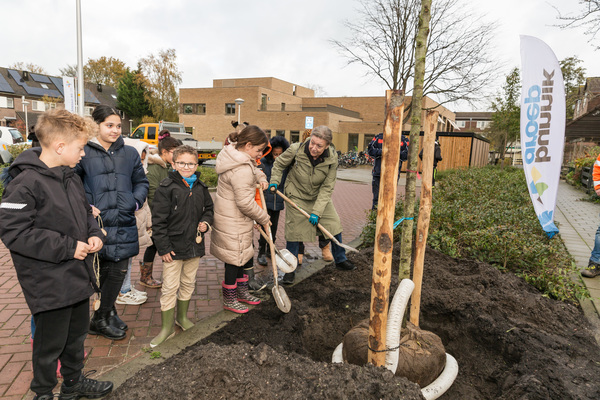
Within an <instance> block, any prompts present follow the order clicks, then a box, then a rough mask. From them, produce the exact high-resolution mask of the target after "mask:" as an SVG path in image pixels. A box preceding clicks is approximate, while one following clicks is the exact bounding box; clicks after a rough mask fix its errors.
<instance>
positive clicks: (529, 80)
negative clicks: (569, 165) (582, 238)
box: [521, 35, 565, 237]
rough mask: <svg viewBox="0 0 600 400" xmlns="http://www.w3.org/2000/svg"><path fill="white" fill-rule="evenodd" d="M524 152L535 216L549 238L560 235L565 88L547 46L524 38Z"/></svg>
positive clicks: (522, 121) (559, 71)
mask: <svg viewBox="0 0 600 400" xmlns="http://www.w3.org/2000/svg"><path fill="white" fill-rule="evenodd" d="M521 64H522V65H521V79H522V83H523V87H522V90H521V152H522V154H523V168H524V170H525V177H526V178H527V186H528V187H529V194H530V195H531V201H532V202H533V208H534V209H535V213H536V215H537V217H538V219H539V220H540V224H542V228H543V229H544V231H545V232H546V234H547V235H548V237H552V236H554V235H555V234H556V233H558V228H557V227H556V225H555V224H554V206H555V205H556V195H557V193H558V182H559V179H560V168H561V165H562V159H563V147H564V143H565V87H564V83H563V76H562V72H561V70H560V65H559V64H558V60H557V59H556V56H555V55H554V52H553V51H552V49H551V48H550V47H548V45H547V44H546V43H544V42H543V41H541V40H540V39H538V38H535V37H533V36H524V35H522V36H521Z"/></svg>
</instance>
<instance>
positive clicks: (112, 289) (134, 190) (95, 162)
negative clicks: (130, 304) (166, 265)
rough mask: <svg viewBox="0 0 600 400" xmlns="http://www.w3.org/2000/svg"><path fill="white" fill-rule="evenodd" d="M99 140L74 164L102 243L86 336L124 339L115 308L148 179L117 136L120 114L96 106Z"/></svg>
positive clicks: (134, 243) (135, 251)
mask: <svg viewBox="0 0 600 400" xmlns="http://www.w3.org/2000/svg"><path fill="white" fill-rule="evenodd" d="M92 118H93V119H94V121H95V122H96V123H97V124H98V125H99V132H98V136H97V137H95V138H94V139H92V140H90V141H89V142H88V144H87V145H86V146H85V156H83V158H82V159H81V161H79V163H78V164H77V165H76V166H75V169H74V171H75V173H77V174H78V175H79V176H80V177H81V178H82V180H83V185H84V188H85V191H86V196H87V199H88V202H89V204H91V205H92V212H93V213H94V216H95V217H98V216H100V221H101V224H100V225H101V227H103V228H104V229H105V230H106V232H107V234H106V242H105V244H104V247H103V248H102V250H101V251H100V253H99V254H100V290H101V292H102V294H101V303H100V307H99V309H98V310H97V311H96V312H94V315H93V317H92V319H91V321H90V330H89V332H90V333H91V334H94V335H101V336H104V337H106V338H107V339H112V340H120V339H124V338H125V336H126V333H125V329H123V328H121V327H124V328H126V326H127V325H126V324H125V323H124V322H123V321H122V320H121V319H120V318H119V316H118V314H117V313H116V309H115V307H114V305H115V300H116V299H117V296H118V295H119V292H120V290H121V286H122V285H123V280H124V279H125V275H127V266H128V264H129V259H130V258H131V257H134V256H135V255H137V254H138V253H139V250H140V246H139V241H138V230H137V225H136V218H135V212H136V210H138V209H139V208H140V207H142V206H143V205H144V202H145V201H146V197H147V195H148V180H147V179H146V173H145V172H144V167H143V166H142V162H141V160H140V156H139V155H138V152H137V151H136V150H135V149H134V148H133V147H131V146H126V145H125V142H124V140H123V137H122V136H121V117H120V115H119V112H118V111H117V110H116V109H114V108H112V107H109V106H106V105H99V106H97V107H96V109H95V110H94V112H93V113H92Z"/></svg>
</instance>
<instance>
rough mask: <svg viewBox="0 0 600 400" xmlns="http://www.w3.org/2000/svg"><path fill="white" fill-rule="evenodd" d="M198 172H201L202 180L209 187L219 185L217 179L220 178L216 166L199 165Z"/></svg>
mask: <svg viewBox="0 0 600 400" xmlns="http://www.w3.org/2000/svg"><path fill="white" fill-rule="evenodd" d="M198 172H200V180H202V182H204V183H206V185H207V186H208V187H216V186H217V180H218V179H219V176H218V175H217V173H216V172H215V169H214V168H208V167H198Z"/></svg>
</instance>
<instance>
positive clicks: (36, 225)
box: [0, 110, 113, 400]
mask: <svg viewBox="0 0 600 400" xmlns="http://www.w3.org/2000/svg"><path fill="white" fill-rule="evenodd" d="M90 122H91V121H90ZM94 130H95V127H94V126H93V125H92V124H90V123H89V122H88V121H86V120H84V119H83V118H82V117H79V116H77V115H75V114H72V113H70V112H68V111H66V110H52V111H49V112H47V113H44V114H42V115H41V116H40V117H39V119H38V123H37V125H36V132H37V134H38V135H39V136H38V137H39V139H40V144H41V149H40V148H38V147H36V148H32V149H29V150H26V151H24V152H23V153H21V154H20V155H19V156H18V157H17V159H16V160H15V161H14V162H13V163H12V165H11V166H10V167H9V170H8V178H9V180H10V182H8V183H7V184H6V185H5V190H4V194H3V197H2V203H0V238H1V239H2V241H3V242H4V244H5V245H6V247H7V248H8V249H9V250H10V254H11V257H12V259H13V264H14V266H15V270H16V271H17V278H18V280H19V283H20V285H21V287H22V289H23V294H24V296H25V300H26V301H27V305H28V306H29V309H30V310H31V313H32V314H33V318H34V321H35V327H36V330H35V335H34V336H33V351H32V370H33V379H32V381H31V386H30V387H31V391H32V392H34V393H35V397H34V399H35V400H51V399H53V398H54V394H53V393H52V390H53V389H54V387H55V386H56V384H57V383H58V381H57V376H56V375H57V373H56V370H57V364H58V362H59V361H60V362H61V367H60V372H61V375H62V376H63V377H64V380H63V383H62V385H61V388H60V398H61V399H78V398H79V397H83V396H86V397H89V398H97V397H102V396H105V395H107V394H108V393H110V392H111V391H112V388H113V384H112V382H99V381H96V380H94V379H90V378H88V377H87V376H86V375H84V374H83V373H82V370H83V364H84V358H85V351H84V342H85V339H86V337H87V329H88V323H89V307H90V305H89V299H90V296H91V295H92V294H93V293H94V290H99V289H98V288H97V285H96V277H95V274H94V267H93V265H92V264H93V261H92V260H93V254H94V253H96V252H98V251H99V250H100V249H101V248H102V246H103V239H104V234H103V233H102V231H101V230H100V228H99V227H98V224H97V223H96V221H95V219H94V217H93V215H92V210H91V208H90V205H89V203H88V201H87V199H86V196H85V192H84V189H83V185H82V183H81V179H80V178H79V177H78V176H77V175H75V174H74V173H73V171H72V169H71V168H73V167H74V166H75V164H77V162H79V160H80V159H81V157H82V156H83V154H84V146H85V145H86V142H87V141H88V139H89V138H90V137H91V136H92V135H93V134H95V132H94Z"/></svg>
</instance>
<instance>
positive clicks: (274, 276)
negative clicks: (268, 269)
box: [258, 185, 279, 290]
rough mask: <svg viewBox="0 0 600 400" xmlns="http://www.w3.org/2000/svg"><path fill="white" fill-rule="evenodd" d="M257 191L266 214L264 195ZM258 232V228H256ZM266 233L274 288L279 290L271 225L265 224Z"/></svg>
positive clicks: (260, 189)
mask: <svg viewBox="0 0 600 400" xmlns="http://www.w3.org/2000/svg"><path fill="white" fill-rule="evenodd" d="M258 189H259V190H258V191H259V192H260V203H261V205H262V207H263V210H265V212H267V202H266V201H265V194H264V192H263V190H262V188H261V187H260V185H259V187H258ZM258 229H259V230H261V229H260V226H259V227H258ZM267 233H268V234H269V240H268V242H269V245H270V246H269V247H270V248H271V266H272V267H273V280H274V281H275V287H276V288H277V290H279V282H277V265H276V264H277V263H276V261H277V258H276V257H275V243H273V235H271V225H269V224H267Z"/></svg>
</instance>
